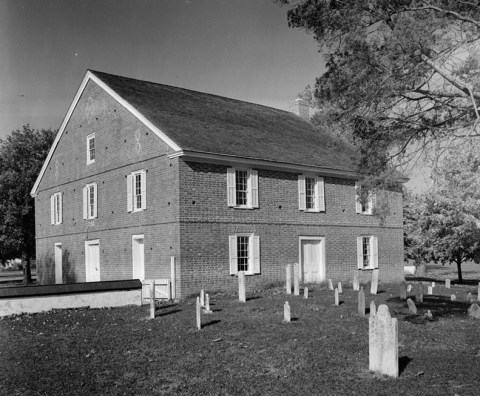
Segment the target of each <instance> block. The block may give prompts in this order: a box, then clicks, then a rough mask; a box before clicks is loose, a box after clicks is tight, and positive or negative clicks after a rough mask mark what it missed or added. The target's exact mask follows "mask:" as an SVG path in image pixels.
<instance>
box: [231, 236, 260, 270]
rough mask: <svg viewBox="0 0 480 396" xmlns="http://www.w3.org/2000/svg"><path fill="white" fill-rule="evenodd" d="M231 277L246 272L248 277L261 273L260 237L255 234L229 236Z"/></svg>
mask: <svg viewBox="0 0 480 396" xmlns="http://www.w3.org/2000/svg"><path fill="white" fill-rule="evenodd" d="M229 260H230V275H236V274H238V272H239V271H244V272H245V273H246V274H247V275H253V274H259V273H260V237H259V236H257V235H253V234H236V235H230V236H229Z"/></svg>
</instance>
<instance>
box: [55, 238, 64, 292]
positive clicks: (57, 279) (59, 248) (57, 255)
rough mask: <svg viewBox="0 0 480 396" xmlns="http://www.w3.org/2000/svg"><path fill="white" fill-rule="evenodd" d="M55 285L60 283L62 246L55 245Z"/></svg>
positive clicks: (59, 244)
mask: <svg viewBox="0 0 480 396" xmlns="http://www.w3.org/2000/svg"><path fill="white" fill-rule="evenodd" d="M55 283H56V284H60V283H63V281H62V244H61V243H56V244H55Z"/></svg>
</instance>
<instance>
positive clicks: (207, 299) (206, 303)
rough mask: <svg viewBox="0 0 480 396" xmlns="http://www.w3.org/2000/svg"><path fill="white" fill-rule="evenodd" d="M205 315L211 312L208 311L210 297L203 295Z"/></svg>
mask: <svg viewBox="0 0 480 396" xmlns="http://www.w3.org/2000/svg"><path fill="white" fill-rule="evenodd" d="M204 312H205V313H206V314H211V313H212V312H213V311H212V310H211V309H210V296H209V295H208V293H207V294H205V311H204Z"/></svg>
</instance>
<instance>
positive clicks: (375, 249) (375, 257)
mask: <svg viewBox="0 0 480 396" xmlns="http://www.w3.org/2000/svg"><path fill="white" fill-rule="evenodd" d="M372 258H373V268H378V238H377V237H376V236H374V237H372Z"/></svg>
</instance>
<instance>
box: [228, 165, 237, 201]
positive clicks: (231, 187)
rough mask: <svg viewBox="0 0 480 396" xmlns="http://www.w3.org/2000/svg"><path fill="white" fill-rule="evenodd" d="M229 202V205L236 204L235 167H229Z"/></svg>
mask: <svg viewBox="0 0 480 396" xmlns="http://www.w3.org/2000/svg"><path fill="white" fill-rule="evenodd" d="M227 203H228V206H236V204H237V199H236V196H235V168H227Z"/></svg>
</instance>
